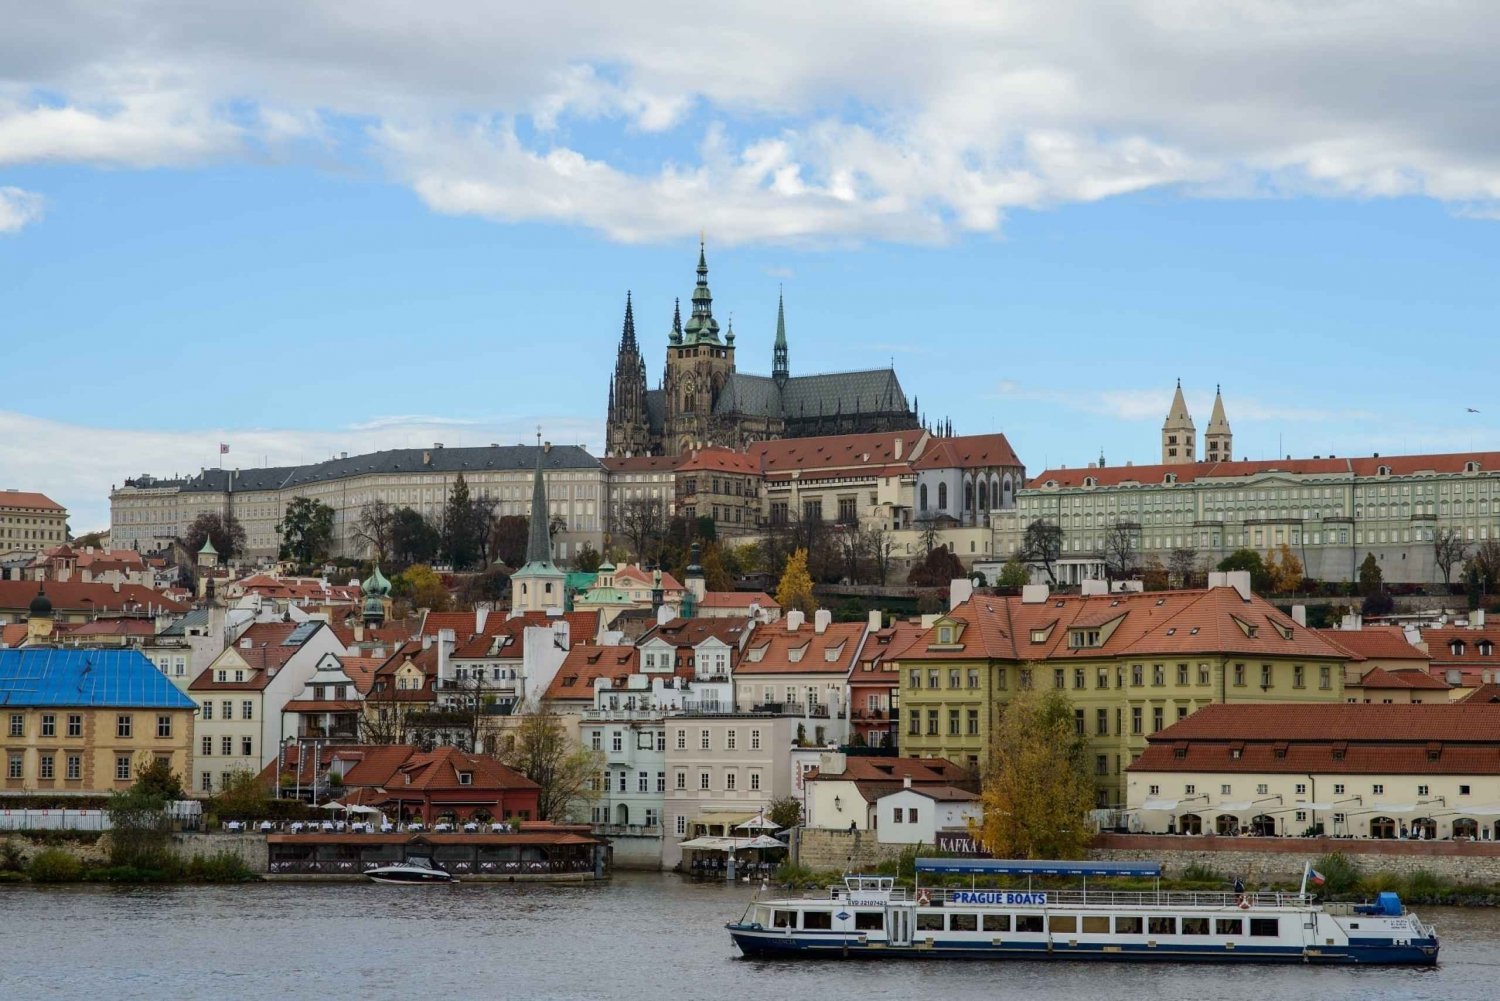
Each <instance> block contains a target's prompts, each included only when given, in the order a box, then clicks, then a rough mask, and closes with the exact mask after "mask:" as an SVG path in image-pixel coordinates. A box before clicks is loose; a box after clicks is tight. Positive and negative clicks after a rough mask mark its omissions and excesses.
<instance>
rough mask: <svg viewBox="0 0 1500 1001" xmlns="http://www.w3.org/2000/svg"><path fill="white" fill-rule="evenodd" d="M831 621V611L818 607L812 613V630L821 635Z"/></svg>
mask: <svg viewBox="0 0 1500 1001" xmlns="http://www.w3.org/2000/svg"><path fill="white" fill-rule="evenodd" d="M832 622H833V613H832V612H830V611H829V610H828V609H826V608H820V609H818V610H817V611H816V612H814V613H813V632H815V633H817V634H818V635H819V636H822V635H823V634H824V633H826V632H827V631H828V627H829V625H830V624H832Z"/></svg>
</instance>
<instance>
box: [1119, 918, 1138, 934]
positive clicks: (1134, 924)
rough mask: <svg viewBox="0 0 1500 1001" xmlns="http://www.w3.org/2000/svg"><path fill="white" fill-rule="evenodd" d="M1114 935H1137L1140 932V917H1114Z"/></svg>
mask: <svg viewBox="0 0 1500 1001" xmlns="http://www.w3.org/2000/svg"><path fill="white" fill-rule="evenodd" d="M1115 934H1116V935H1139V934H1141V919H1140V918H1138V917H1125V916H1120V917H1117V918H1115Z"/></svg>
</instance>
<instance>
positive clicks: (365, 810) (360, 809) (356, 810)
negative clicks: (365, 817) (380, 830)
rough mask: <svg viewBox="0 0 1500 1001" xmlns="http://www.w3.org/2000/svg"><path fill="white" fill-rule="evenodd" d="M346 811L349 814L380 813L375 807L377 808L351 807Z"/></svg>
mask: <svg viewBox="0 0 1500 1001" xmlns="http://www.w3.org/2000/svg"><path fill="white" fill-rule="evenodd" d="M348 810H349V812H350V813H379V812H380V808H379V807H377V806H351V807H348Z"/></svg>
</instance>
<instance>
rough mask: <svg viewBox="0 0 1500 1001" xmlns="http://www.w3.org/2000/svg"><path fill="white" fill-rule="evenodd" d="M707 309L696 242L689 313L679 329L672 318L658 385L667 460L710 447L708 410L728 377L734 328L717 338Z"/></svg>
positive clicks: (710, 301)
mask: <svg viewBox="0 0 1500 1001" xmlns="http://www.w3.org/2000/svg"><path fill="white" fill-rule="evenodd" d="M713 305H714V297H713V293H712V292H710V291H709V288H708V259H707V255H706V254H705V253H704V249H703V243H702V241H699V243H698V283H697V285H696V286H695V287H694V288H693V311H692V313H691V314H690V315H689V316H688V319H687V323H685V324H682V325H681V327H679V326H678V316H679V315H680V314H674V316H673V319H672V332H671V334H669V335H668V337H667V375H666V379H665V380H663V382H662V389H663V391H664V393H663V395H664V400H663V404H664V417H663V421H662V439H663V441H662V445H663V451H665V453H666V454H667V455H681V454H682V453H683V452H686V451H689V450H690V449H693V448H696V447H698V446H700V445H707V444H710V443H711V442H712V441H713V437H714V436H713V423H714V405H715V404H716V403H718V401H719V394H720V393H722V392H723V390H724V386H725V385H726V384H727V383H728V382H729V379H730V377H731V376H733V375H734V328H733V327H731V328H730V329H729V331H728V332H727V334H726V335H725V336H724V337H723V338H722V339H721V338H720V337H719V321H717V320H715V319H714V311H713Z"/></svg>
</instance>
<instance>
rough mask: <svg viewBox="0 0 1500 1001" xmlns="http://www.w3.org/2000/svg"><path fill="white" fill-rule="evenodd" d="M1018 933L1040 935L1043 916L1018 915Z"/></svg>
mask: <svg viewBox="0 0 1500 1001" xmlns="http://www.w3.org/2000/svg"><path fill="white" fill-rule="evenodd" d="M1016 931H1018V932H1033V933H1037V934H1040V932H1041V931H1042V916H1041V915H1040V914H1017V915H1016Z"/></svg>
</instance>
